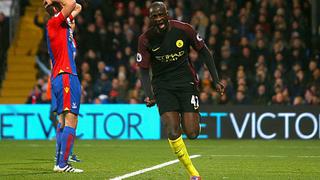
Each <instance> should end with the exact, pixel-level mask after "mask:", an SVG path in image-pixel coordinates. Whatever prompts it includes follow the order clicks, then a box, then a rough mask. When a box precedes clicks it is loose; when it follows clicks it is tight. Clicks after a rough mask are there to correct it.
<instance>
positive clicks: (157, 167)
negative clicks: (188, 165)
mask: <svg viewBox="0 0 320 180" xmlns="http://www.w3.org/2000/svg"><path fill="white" fill-rule="evenodd" d="M200 156H201V155H193V156H190V159H193V158H197V157H200ZM178 162H179V160H178V159H176V160H173V161H168V162H165V163H162V164H158V165H155V166H152V167H149V168H145V169H141V170H138V171H135V172H132V173H128V174H125V175H122V176H118V177H115V178H112V179H110V180H122V179H126V178H129V177H132V176H136V175H139V174H143V173H145V172H148V171H152V170H156V169H160V168H163V167H165V166H169V165H171V164H175V163H178Z"/></svg>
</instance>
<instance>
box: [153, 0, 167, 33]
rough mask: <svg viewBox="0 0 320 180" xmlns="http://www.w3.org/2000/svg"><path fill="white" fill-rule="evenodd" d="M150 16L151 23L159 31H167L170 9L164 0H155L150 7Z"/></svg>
mask: <svg viewBox="0 0 320 180" xmlns="http://www.w3.org/2000/svg"><path fill="white" fill-rule="evenodd" d="M149 18H150V20H151V25H152V26H153V27H155V28H156V29H157V30H158V31H159V32H162V31H165V30H166V29H167V27H168V24H169V23H168V20H169V18H168V11H167V7H166V5H165V4H164V3H163V2H160V1H156V2H153V3H152V4H151V6H150V9H149Z"/></svg>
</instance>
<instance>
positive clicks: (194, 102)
mask: <svg viewBox="0 0 320 180" xmlns="http://www.w3.org/2000/svg"><path fill="white" fill-rule="evenodd" d="M191 104H192V105H193V107H194V109H198V108H199V98H198V96H196V95H192V97H191Z"/></svg>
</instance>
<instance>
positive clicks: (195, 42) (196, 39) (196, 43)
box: [184, 23, 204, 51]
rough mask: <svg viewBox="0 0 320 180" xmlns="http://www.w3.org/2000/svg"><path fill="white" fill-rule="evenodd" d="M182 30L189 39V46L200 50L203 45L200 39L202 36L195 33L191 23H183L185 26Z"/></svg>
mask: <svg viewBox="0 0 320 180" xmlns="http://www.w3.org/2000/svg"><path fill="white" fill-rule="evenodd" d="M184 30H185V32H186V34H187V36H188V37H189V39H190V41H191V46H192V47H193V48H194V49H195V50H197V51H200V50H201V49H202V48H203V46H204V41H203V39H202V37H201V36H200V35H199V33H197V32H196V31H195V30H194V29H193V28H192V26H191V25H189V24H186V23H185V27H184Z"/></svg>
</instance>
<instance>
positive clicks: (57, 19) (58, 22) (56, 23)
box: [50, 13, 65, 26]
mask: <svg viewBox="0 0 320 180" xmlns="http://www.w3.org/2000/svg"><path fill="white" fill-rule="evenodd" d="M63 22H65V17H64V16H63V14H62V13H58V14H56V15H55V16H53V17H52V18H51V19H50V24H52V25H54V26H60V25H61V24H62V23H63Z"/></svg>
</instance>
